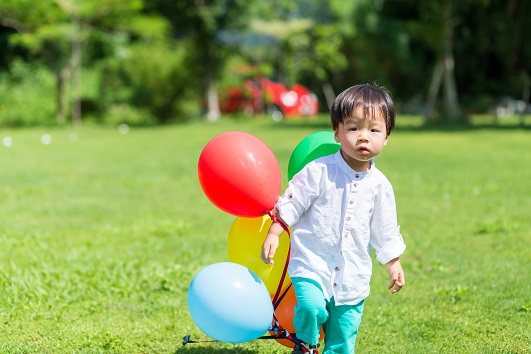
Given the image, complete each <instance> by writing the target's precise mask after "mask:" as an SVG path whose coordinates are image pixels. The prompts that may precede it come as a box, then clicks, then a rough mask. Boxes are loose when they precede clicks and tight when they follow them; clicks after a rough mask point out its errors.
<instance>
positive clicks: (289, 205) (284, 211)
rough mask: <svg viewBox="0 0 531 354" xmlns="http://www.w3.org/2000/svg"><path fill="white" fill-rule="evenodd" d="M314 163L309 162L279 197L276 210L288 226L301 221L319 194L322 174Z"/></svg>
mask: <svg viewBox="0 0 531 354" xmlns="http://www.w3.org/2000/svg"><path fill="white" fill-rule="evenodd" d="M318 171H319V170H318V168H317V167H316V166H315V165H314V164H313V163H309V164H307V165H306V166H305V167H304V168H303V169H302V170H301V171H300V172H299V173H297V174H296V175H295V176H293V178H292V179H291V181H290V182H289V185H288V188H286V191H285V192H284V194H283V195H282V196H281V197H280V198H279V199H278V202H277V204H276V206H275V211H278V213H279V215H280V217H281V218H282V220H284V222H285V223H286V224H287V225H288V226H292V225H293V224H296V223H297V221H299V218H300V217H301V216H302V215H303V214H304V212H306V210H308V209H309V208H310V206H311V204H312V201H313V200H314V199H315V198H316V197H317V196H318V195H319V191H320V174H319V172H318Z"/></svg>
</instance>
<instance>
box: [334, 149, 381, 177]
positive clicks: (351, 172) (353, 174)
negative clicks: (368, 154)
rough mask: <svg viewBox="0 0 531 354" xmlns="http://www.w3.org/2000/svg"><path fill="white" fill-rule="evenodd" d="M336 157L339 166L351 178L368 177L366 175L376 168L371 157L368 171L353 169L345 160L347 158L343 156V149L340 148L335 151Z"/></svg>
mask: <svg viewBox="0 0 531 354" xmlns="http://www.w3.org/2000/svg"><path fill="white" fill-rule="evenodd" d="M335 159H336V162H337V164H338V166H339V167H340V168H341V170H342V171H343V172H345V174H346V175H347V176H349V177H350V178H351V179H357V180H360V179H362V178H363V177H366V176H368V175H370V174H371V173H372V172H373V171H374V168H375V164H374V160H373V159H371V160H369V162H370V164H371V168H370V169H369V171H368V172H358V171H355V170H353V169H352V168H351V167H350V166H349V165H348V164H347V163H346V162H345V160H344V159H343V156H341V149H339V151H338V152H336V153H335Z"/></svg>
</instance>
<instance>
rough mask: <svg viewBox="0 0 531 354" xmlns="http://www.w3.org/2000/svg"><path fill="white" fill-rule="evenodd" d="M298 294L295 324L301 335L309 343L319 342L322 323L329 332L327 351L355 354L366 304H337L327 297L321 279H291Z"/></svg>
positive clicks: (334, 353) (326, 344) (327, 352)
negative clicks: (320, 283)
mask: <svg viewBox="0 0 531 354" xmlns="http://www.w3.org/2000/svg"><path fill="white" fill-rule="evenodd" d="M291 281H292V282H293V287H294V290H295V296H296V297H297V306H295V315H294V317H293V326H294V327H295V332H296V333H297V338H299V339H300V340H301V341H303V342H305V343H308V344H314V345H315V344H317V343H318V342H319V331H320V328H321V326H322V327H323V331H324V334H325V338H324V342H325V347H324V351H323V354H352V353H354V347H355V345H356V335H357V334H358V327H359V326H360V322H361V315H362V313H363V303H364V301H361V302H360V303H358V304H356V305H336V304H335V301H334V298H333V297H332V298H331V299H330V301H328V300H326V298H325V296H324V294H323V290H322V289H321V287H320V286H319V284H318V283H317V282H315V281H314V280H311V279H307V278H297V277H295V278H291Z"/></svg>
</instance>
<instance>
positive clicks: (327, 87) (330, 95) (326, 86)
mask: <svg viewBox="0 0 531 354" xmlns="http://www.w3.org/2000/svg"><path fill="white" fill-rule="evenodd" d="M321 87H322V90H323V93H324V95H325V99H326V105H327V107H328V110H331V109H332V105H333V104H334V100H335V99H336V94H335V93H334V89H333V88H332V85H331V84H330V82H328V81H326V82H324V83H323V85H322V86H321Z"/></svg>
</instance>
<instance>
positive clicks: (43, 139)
mask: <svg viewBox="0 0 531 354" xmlns="http://www.w3.org/2000/svg"><path fill="white" fill-rule="evenodd" d="M41 142H42V143H43V144H44V145H50V144H51V143H52V136H51V135H50V134H44V135H43V136H41Z"/></svg>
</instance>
